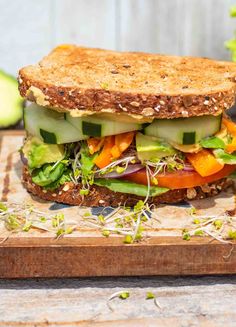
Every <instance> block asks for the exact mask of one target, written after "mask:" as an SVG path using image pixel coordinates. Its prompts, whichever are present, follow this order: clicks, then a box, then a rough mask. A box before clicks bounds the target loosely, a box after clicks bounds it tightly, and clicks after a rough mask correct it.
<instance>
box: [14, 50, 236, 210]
mask: <svg viewBox="0 0 236 327" xmlns="http://www.w3.org/2000/svg"><path fill="white" fill-rule="evenodd" d="M18 82H19V90H20V94H21V96H23V97H24V98H25V99H26V100H27V103H28V105H27V106H26V107H25V108H24V125H25V130H26V138H25V140H24V144H23V146H22V148H21V150H20V152H21V157H22V161H23V177H22V180H23V184H24V186H25V188H26V189H27V190H28V191H29V192H31V193H32V194H34V195H36V196H38V197H39V198H41V199H44V200H49V201H56V202H59V203H64V204H71V205H85V206H118V205H127V206H133V205H135V204H136V203H137V202H138V201H139V200H142V201H144V202H145V203H146V202H147V203H153V204H159V203H177V202H181V201H186V200H187V201H189V200H193V199H202V198H206V197H210V196H214V195H216V194H218V193H219V192H221V191H223V190H226V189H227V188H228V187H230V186H231V185H232V180H231V179H230V178H229V176H230V175H231V174H232V173H233V172H234V170H235V169H236V125H235V124H234V123H233V121H232V120H231V119H230V118H229V117H228V116H227V115H226V113H225V111H226V110H227V109H230V108H231V107H232V106H233V105H234V102H235V93H236V65H235V64H234V63H230V62H223V61H215V60H210V59H206V58H196V57H177V56H166V55H158V54H147V53H138V52H126V53H125V52H115V51H108V50H102V49H92V48H84V47H78V46H75V45H60V46H58V47H56V48H55V49H54V50H53V51H52V52H51V53H50V54H49V55H48V56H46V57H44V58H43V59H42V60H41V61H40V62H39V63H38V64H36V65H31V66H27V67H24V68H22V69H21V70H20V71H19V77H18Z"/></svg>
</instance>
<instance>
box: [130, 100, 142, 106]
mask: <svg viewBox="0 0 236 327" xmlns="http://www.w3.org/2000/svg"><path fill="white" fill-rule="evenodd" d="M130 104H131V106H133V107H139V106H140V104H139V103H138V102H136V101H132V102H130Z"/></svg>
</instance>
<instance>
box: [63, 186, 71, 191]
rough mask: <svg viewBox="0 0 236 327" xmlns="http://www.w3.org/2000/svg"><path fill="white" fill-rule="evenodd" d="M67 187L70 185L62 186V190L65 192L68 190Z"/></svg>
mask: <svg viewBox="0 0 236 327" xmlns="http://www.w3.org/2000/svg"><path fill="white" fill-rule="evenodd" d="M69 188H70V185H69V184H66V185H65V186H64V187H63V189H62V190H63V191H64V192H66V191H68V190H69Z"/></svg>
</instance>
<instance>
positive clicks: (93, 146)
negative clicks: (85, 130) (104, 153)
mask: <svg viewBox="0 0 236 327" xmlns="http://www.w3.org/2000/svg"><path fill="white" fill-rule="evenodd" d="M104 141H105V138H104V137H102V138H98V137H90V138H89V139H87V144H88V148H89V153H90V154H94V153H95V152H98V151H99V150H100V149H101V148H102V146H103V144H104Z"/></svg>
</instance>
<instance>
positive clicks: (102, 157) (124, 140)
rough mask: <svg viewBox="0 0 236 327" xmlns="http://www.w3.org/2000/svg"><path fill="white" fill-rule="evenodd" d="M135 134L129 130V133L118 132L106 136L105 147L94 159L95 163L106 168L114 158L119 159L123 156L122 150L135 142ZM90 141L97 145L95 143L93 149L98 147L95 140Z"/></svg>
mask: <svg viewBox="0 0 236 327" xmlns="http://www.w3.org/2000/svg"><path fill="white" fill-rule="evenodd" d="M134 135H135V132H128V133H122V134H118V135H115V136H114V135H112V136H106V137H105V138H104V145H103V149H102V151H101V153H100V154H99V156H98V157H97V158H96V159H95V160H94V163H95V164H96V165H97V166H98V167H99V168H104V167H106V166H107V165H109V164H110V163H111V162H112V160H113V159H118V158H119V157H120V156H121V154H122V152H124V151H125V150H126V149H128V147H129V146H130V144H131V143H132V142H133V138H134ZM88 142H92V143H93V142H94V143H95V146H94V145H93V150H94V149H96V142H95V141H88ZM88 145H89V143H88ZM90 145H91V143H90ZM90 153H91V152H90ZM91 154H92V153H91Z"/></svg>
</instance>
